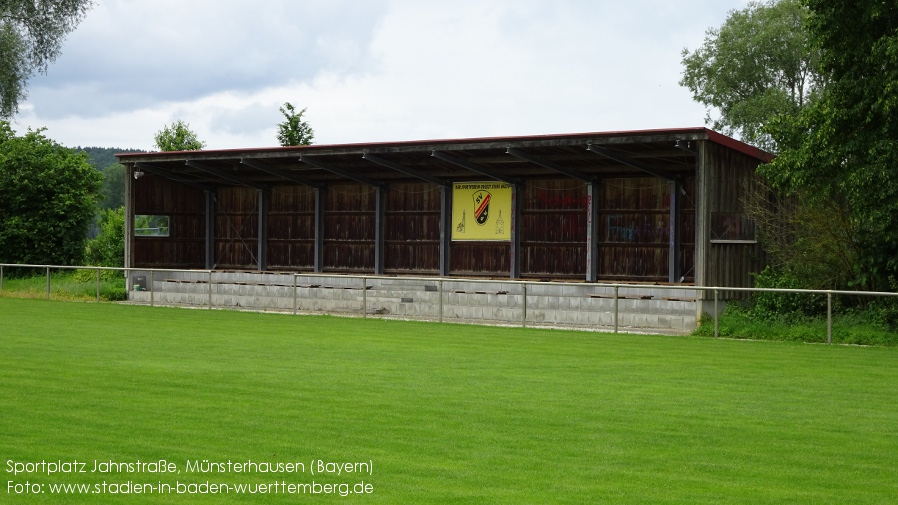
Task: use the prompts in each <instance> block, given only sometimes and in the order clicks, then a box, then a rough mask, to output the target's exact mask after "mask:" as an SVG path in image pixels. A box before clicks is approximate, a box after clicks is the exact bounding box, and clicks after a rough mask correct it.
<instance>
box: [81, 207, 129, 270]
mask: <svg viewBox="0 0 898 505" xmlns="http://www.w3.org/2000/svg"><path fill="white" fill-rule="evenodd" d="M99 228H100V234H99V235H97V238H95V239H92V240H88V241H87V246H86V247H85V252H84V260H85V261H86V263H87V264H88V265H94V266H101V267H123V266H125V208H124V207H119V208H117V209H106V210H101V211H100V214H99Z"/></svg>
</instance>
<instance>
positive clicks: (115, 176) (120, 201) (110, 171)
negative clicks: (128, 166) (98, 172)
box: [100, 163, 125, 210]
mask: <svg viewBox="0 0 898 505" xmlns="http://www.w3.org/2000/svg"><path fill="white" fill-rule="evenodd" d="M124 205H125V166H124V165H122V164H120V163H113V164H111V165H109V166H108V167H106V168H105V169H103V200H101V201H100V209H101V210H105V209H116V208H118V207H122V206H124Z"/></svg>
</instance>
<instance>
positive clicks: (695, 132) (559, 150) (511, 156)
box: [116, 128, 772, 187]
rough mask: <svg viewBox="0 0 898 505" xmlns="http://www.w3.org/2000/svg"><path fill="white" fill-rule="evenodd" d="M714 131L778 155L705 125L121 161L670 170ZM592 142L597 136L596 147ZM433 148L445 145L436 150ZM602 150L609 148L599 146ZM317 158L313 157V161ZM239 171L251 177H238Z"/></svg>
mask: <svg viewBox="0 0 898 505" xmlns="http://www.w3.org/2000/svg"><path fill="white" fill-rule="evenodd" d="M697 141H710V142H713V143H715V144H719V145H721V146H724V147H726V148H728V149H731V150H734V151H737V152H740V153H742V154H744V155H747V156H750V157H753V158H756V159H757V160H758V161H759V163H763V162H767V161H770V159H771V158H772V156H771V155H770V154H769V153H766V152H764V151H762V150H760V149H757V148H755V147H752V146H750V145H748V144H745V143H743V142H740V141H738V140H735V139H733V138H730V137H727V136H725V135H721V134H719V133H717V132H714V131H711V130H708V129H707V128H682V129H665V130H639V131H617V132H596V133H575V134H556V135H532V136H515V137H486V138H466V139H443V140H415V141H405V142H373V143H355V144H331V145H328V144H319V145H310V146H296V147H274V148H249V149H225V150H206V151H175V152H155V153H128V154H118V155H116V156H117V157H118V159H119V162H120V163H125V164H135V163H142V164H152V166H153V167H156V168H157V169H158V171H159V173H163V174H169V175H171V174H175V175H176V177H178V178H181V179H188V180H190V181H191V182H193V183H194V184H199V185H216V186H233V185H246V186H250V187H264V186H269V185H276V184H285V183H290V182H294V183H296V182H298V181H301V182H302V183H303V184H307V185H309V186H315V187H321V186H326V185H329V184H335V183H340V182H347V181H356V182H357V181H360V180H362V181H366V182H367V183H371V184H376V185H387V184H391V183H406V182H422V181H427V182H431V183H440V182H446V183H448V182H466V181H475V180H482V179H484V178H485V177H486V178H493V179H498V180H506V181H523V180H527V179H546V178H558V177H559V176H564V175H562V174H565V175H567V176H576V178H578V179H581V180H587V181H589V180H599V179H604V178H615V177H645V176H646V175H650V174H651V175H655V176H658V174H662V175H663V176H664V177H665V178H679V177H685V176H689V175H690V174H693V173H694V171H695V166H696V163H695V159H696V156H697V154H696V151H695V150H694V149H684V148H683V146H684V145H694V143H695V142H697ZM590 146H594V147H593V148H592V149H591V150H590ZM434 152H438V153H441V155H439V156H434ZM597 152H601V153H602V154H604V155H603V156H597V155H596V154H597ZM310 161H312V163H310ZM238 181H242V182H243V183H244V184H237V182H238Z"/></svg>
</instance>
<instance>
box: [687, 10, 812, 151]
mask: <svg viewBox="0 0 898 505" xmlns="http://www.w3.org/2000/svg"><path fill="white" fill-rule="evenodd" d="M808 14H809V11H808V9H807V7H805V6H804V5H802V4H801V0H767V1H766V2H750V3H749V4H748V7H746V8H745V9H743V10H738V11H736V10H734V11H730V13H729V17H728V18H727V20H726V21H725V22H724V24H723V26H721V27H720V28H712V29H709V30H708V31H707V32H706V35H705V41H704V44H703V45H702V46H701V47H700V48H698V49H696V50H695V51H693V52H690V51H689V50H688V49H684V50H683V53H682V56H683V60H682V63H683V78H682V80H681V81H680V85H682V86H685V87H687V88H689V90H690V91H691V92H692V95H693V98H694V99H695V100H696V101H697V102H699V103H701V104H703V105H704V106H705V107H706V108H707V117H706V121H707V122H708V124H711V125H712V128H714V129H715V130H719V131H721V132H723V133H726V134H728V135H736V136H739V137H740V138H742V140H744V141H745V142H748V143H750V144H754V145H756V146H758V147H761V148H763V149H767V150H771V151H773V150H775V148H776V146H775V143H774V142H773V141H772V139H771V137H770V135H769V134H767V133H766V132H765V131H764V130H763V126H764V125H765V124H767V123H768V122H769V121H770V120H771V119H772V118H773V117H774V116H776V115H778V114H795V113H797V112H798V110H800V109H801V108H803V107H804V106H805V105H807V104H808V103H809V102H810V101H812V100H813V98H814V96H815V94H816V92H817V90H818V88H819V87H820V83H821V79H820V75H819V74H818V72H817V66H818V61H819V51H818V50H817V49H816V48H815V47H814V46H813V45H812V44H811V42H810V40H809V36H808V30H807V28H806V25H807V22H808ZM712 110H716V111H717V112H718V113H719V116H718V117H717V118H716V119H713V120H712V119H711V113H712Z"/></svg>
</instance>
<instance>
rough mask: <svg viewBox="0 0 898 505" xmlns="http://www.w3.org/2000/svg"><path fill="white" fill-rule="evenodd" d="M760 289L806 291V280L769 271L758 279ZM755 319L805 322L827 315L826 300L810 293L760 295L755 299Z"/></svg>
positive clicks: (790, 274)
mask: <svg viewBox="0 0 898 505" xmlns="http://www.w3.org/2000/svg"><path fill="white" fill-rule="evenodd" d="M755 285H756V287H758V288H772V289H804V287H805V286H804V285H803V283H802V280H801V279H800V278H799V277H798V276H797V275H794V274H792V273H790V272H785V271H777V270H774V269H772V268H770V267H767V268H765V269H764V271H762V272H761V273H759V274H757V275H756V276H755ZM750 312H751V316H752V317H754V318H757V319H761V320H793V321H794V320H804V319H808V318H813V317H819V316H821V315H825V314H826V296H825V295H822V294H806V293H768V292H757V293H754V294H753V295H752V300H751V308H750Z"/></svg>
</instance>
